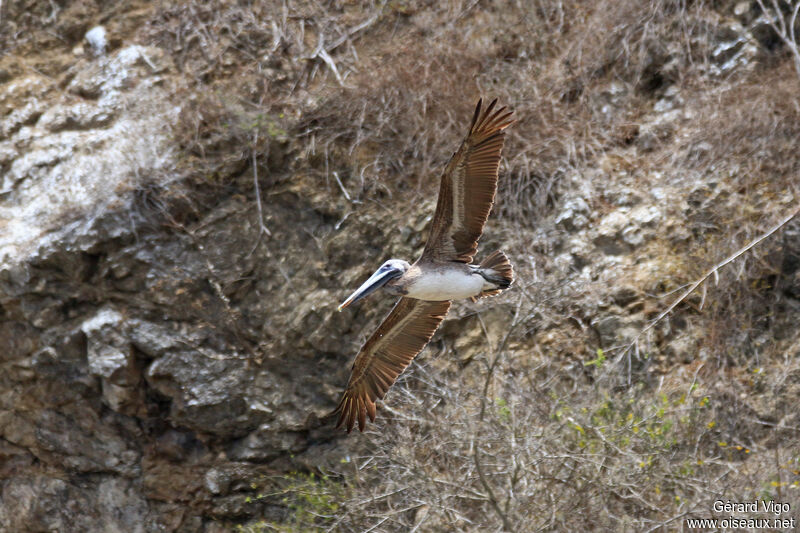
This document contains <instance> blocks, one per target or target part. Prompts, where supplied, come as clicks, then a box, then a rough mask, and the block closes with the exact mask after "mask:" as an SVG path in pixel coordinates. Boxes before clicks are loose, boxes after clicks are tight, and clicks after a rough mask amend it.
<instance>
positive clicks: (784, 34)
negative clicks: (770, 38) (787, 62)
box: [757, 0, 800, 76]
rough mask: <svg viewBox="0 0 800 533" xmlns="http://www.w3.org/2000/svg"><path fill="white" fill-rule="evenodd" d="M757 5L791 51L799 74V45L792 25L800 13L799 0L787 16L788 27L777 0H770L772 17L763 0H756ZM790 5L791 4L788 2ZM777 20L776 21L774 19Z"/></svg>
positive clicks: (799, 74)
mask: <svg viewBox="0 0 800 533" xmlns="http://www.w3.org/2000/svg"><path fill="white" fill-rule="evenodd" d="M757 2H758V6H759V7H760V8H761V11H762V12H763V13H764V16H765V17H766V18H767V22H768V23H769V25H770V26H771V27H772V29H773V30H775V33H776V34H778V37H780V38H781V40H782V41H783V42H784V44H786V46H788V47H789V50H790V51H791V52H792V56H793V59H794V68H795V70H796V71H797V75H798V76H800V45H798V42H797V36H796V35H795V32H794V25H795V22H797V16H798V14H800V1H798V2H797V5H795V6H794V8H793V10H792V15H791V17H789V27H788V28H787V27H786V21H785V20H784V18H783V15H782V14H781V9H780V6H779V5H778V2H777V0H772V7H773V8H774V9H775V16H774V17H773V16H772V14H771V13H770V12H769V11H767V8H766V6H765V5H764V2H763V0H757ZM789 5H790V6H791V4H789ZM776 20H777V21H778V22H777V23H776V22H775V21H776Z"/></svg>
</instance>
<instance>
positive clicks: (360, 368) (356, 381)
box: [335, 298, 450, 433]
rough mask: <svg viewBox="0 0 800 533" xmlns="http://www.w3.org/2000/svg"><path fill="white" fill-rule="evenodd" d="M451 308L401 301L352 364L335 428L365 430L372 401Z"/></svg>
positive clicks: (371, 413)
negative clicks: (342, 426)
mask: <svg viewBox="0 0 800 533" xmlns="http://www.w3.org/2000/svg"><path fill="white" fill-rule="evenodd" d="M448 309H450V302H448V301H444V302H426V301H424V300H415V299H413V298H401V299H400V301H399V302H397V305H395V306H394V309H392V312H391V313H389V316H387V317H386V319H385V320H384V321H383V323H382V324H381V325H380V327H379V328H378V330H377V331H376V332H375V333H373V334H372V337H370V338H369V340H368V341H367V342H366V343H364V346H362V347H361V351H359V352H358V355H357V356H356V360H355V362H354V363H353V372H352V373H351V374H350V381H349V382H348V383H347V389H346V390H345V391H344V395H343V396H342V400H341V401H340V402H339V406H338V407H337V408H336V411H335V412H336V413H339V421H338V422H337V423H336V427H337V428H338V427H339V426H341V425H342V424H346V425H347V432H348V433H350V431H351V430H352V429H353V426H354V425H355V422H356V419H358V429H359V430H361V431H364V426H365V425H366V422H367V421H366V419H367V415H369V418H370V420H371V421H373V422H374V421H375V400H380V399H382V398H383V395H384V394H386V391H388V390H389V387H391V386H392V384H393V383H394V382H395V380H396V379H397V376H399V375H400V373H401V372H403V370H405V368H406V367H407V366H408V365H409V364H410V363H411V360H412V359H414V357H415V356H416V355H417V354H418V353H419V352H420V351H421V350H422V349H423V348H424V347H425V345H426V344H428V341H429V340H431V337H432V336H433V333H434V332H435V331H436V329H437V328H438V327H439V324H440V323H441V322H442V320H443V319H444V316H445V315H446V314H447V310H448Z"/></svg>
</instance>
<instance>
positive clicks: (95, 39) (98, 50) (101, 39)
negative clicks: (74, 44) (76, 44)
mask: <svg viewBox="0 0 800 533" xmlns="http://www.w3.org/2000/svg"><path fill="white" fill-rule="evenodd" d="M84 38H85V39H86V42H87V43H89V46H91V47H92V52H94V55H97V56H99V55H102V54H103V53H105V51H106V47H107V46H108V41H107V40H106V29H105V28H104V27H103V26H95V27H94V28H92V29H91V30H89V31H87V32H86V36H85V37H84Z"/></svg>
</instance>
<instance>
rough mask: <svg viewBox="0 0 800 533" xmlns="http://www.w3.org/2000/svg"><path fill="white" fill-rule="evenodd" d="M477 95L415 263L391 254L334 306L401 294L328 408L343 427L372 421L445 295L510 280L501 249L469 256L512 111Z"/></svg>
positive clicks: (478, 291) (497, 288)
mask: <svg viewBox="0 0 800 533" xmlns="http://www.w3.org/2000/svg"><path fill="white" fill-rule="evenodd" d="M481 102H482V100H479V101H478V105H477V107H476V108H475V114H474V115H473V117H472V123H471V124H470V127H469V133H468V134H467V136H466V138H465V139H464V141H463V142H462V143H461V147H460V148H459V149H458V151H457V152H456V153H455V154H453V157H452V158H451V159H450V162H449V163H447V166H446V167H445V169H444V174H443V175H442V183H441V186H440V187H439V200H438V203H437V204H436V213H435V214H434V216H433V224H432V227H431V233H430V236H429V238H428V242H427V244H426V245H425V250H424V251H423V252H422V256H421V257H420V258H419V259H418V260H417V262H416V263H414V264H413V265H409V264H408V263H407V262H406V261H403V260H402V259H390V260H388V261H386V262H385V263H384V264H383V265H381V267H380V268H379V269H378V270H377V271H375V273H374V274H373V275H372V276H370V278H369V279H368V280H367V281H365V282H364V284H363V285H361V287H359V288H358V289H357V290H356V291H355V292H354V293H353V294H351V295H350V297H349V298H347V300H345V301H344V303H342V305H340V306H339V310H340V311H341V310H342V308H344V307H347V306H348V305H350V304H352V303H353V302H355V301H358V300H360V299H361V298H364V297H365V296H367V295H368V294H370V293H372V292H374V291H375V290H376V289H378V288H380V287H383V288H384V289H386V290H387V291H388V292H390V293H391V294H394V295H397V296H402V298H400V301H399V302H397V304H396V305H395V306H394V308H393V309H392V311H391V312H390V313H389V316H387V317H386V319H385V320H384V321H383V323H382V324H381V325H380V327H379V328H378V330H377V331H376V332H375V333H373V334H372V336H371V337H370V338H369V340H367V342H366V343H365V344H364V346H362V348H361V351H359V352H358V355H357V356H356V360H355V362H354V363H353V370H352V373H351V375H350V381H349V382H348V383H347V389H346V390H345V391H344V394H343V395H342V400H341V401H340V402H339V406H338V407H337V408H336V411H334V413H338V415H339V420H338V422H337V424H336V427H337V428H338V427H340V426H341V425H342V424H346V426H347V432H348V433H349V432H350V431H351V430H352V429H353V426H354V425H355V422H356V420H358V429H359V430H361V431H364V426H365V425H366V418H367V415H369V418H370V420H371V421H373V422H374V421H375V401H376V400H380V399H382V398H383V396H384V394H386V391H388V390H389V387H391V386H392V384H393V383H394V382H395V380H396V379H397V376H399V375H400V373H401V372H403V370H405V368H406V367H407V366H408V365H409V364H410V363H411V360H412V359H413V358H414V357H415V356H416V355H417V354H418V353H419V352H420V351H421V350H422V348H424V347H425V345H426V344H427V343H428V341H429V340H430V339H431V337H432V336H433V333H434V332H435V331H436V329H437V328H438V327H439V324H440V323H441V322H442V320H443V319H444V316H445V315H446V314H447V310H448V309H449V308H450V301H451V300H459V299H463V298H472V299H473V301H474V300H475V299H477V298H481V297H485V296H493V295H495V294H497V293H499V292H501V291H502V290H504V289H507V288H508V287H509V286H510V285H511V282H512V281H513V280H514V273H513V270H512V267H511V263H510V262H509V261H508V258H507V257H506V256H505V254H503V252H501V251H496V252H494V253H492V254H491V255H489V257H487V258H486V259H484V260H483V262H481V263H480V264H479V265H474V264H472V258H473V257H474V255H475V252H476V251H477V250H478V239H479V238H480V236H481V233H482V232H483V226H484V224H485V223H486V219H487V218H488V217H489V211H490V210H491V208H492V203H493V202H494V196H495V192H496V191H497V169H498V167H499V166H500V151H501V150H502V148H503V140H504V137H505V133H504V130H505V129H506V128H507V127H508V126H510V125H511V124H512V123H513V122H514V121H513V120H512V119H511V115H512V113H513V112H512V111H507V110H506V108H505V107H501V108H500V109H495V104H496V103H497V99H495V100H493V101H492V103H491V104H489V106H488V107H486V108H485V109H481Z"/></svg>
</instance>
